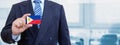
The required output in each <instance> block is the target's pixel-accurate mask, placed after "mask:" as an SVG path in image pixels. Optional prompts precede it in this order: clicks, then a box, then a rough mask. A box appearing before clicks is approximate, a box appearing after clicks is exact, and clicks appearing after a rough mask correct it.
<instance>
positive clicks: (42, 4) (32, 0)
mask: <svg viewBox="0 0 120 45" xmlns="http://www.w3.org/2000/svg"><path fill="white" fill-rule="evenodd" d="M31 2H32V6H33V9H34V7H35V3H34V0H31ZM44 2H45V0H41V3H40V6H41V10H42V15H43V10H44ZM12 38H13V39H14V40H15V41H19V40H20V39H21V34H19V35H12Z"/></svg>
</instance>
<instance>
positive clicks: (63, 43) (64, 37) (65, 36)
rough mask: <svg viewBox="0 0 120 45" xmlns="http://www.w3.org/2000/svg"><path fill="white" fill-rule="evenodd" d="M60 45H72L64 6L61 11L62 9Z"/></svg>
mask: <svg viewBox="0 0 120 45" xmlns="http://www.w3.org/2000/svg"><path fill="white" fill-rule="evenodd" d="M59 45H71V43H70V36H69V29H68V25H67V21H66V17H65V13H64V9H63V6H61V9H60V23H59Z"/></svg>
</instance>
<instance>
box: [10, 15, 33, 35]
mask: <svg viewBox="0 0 120 45" xmlns="http://www.w3.org/2000/svg"><path fill="white" fill-rule="evenodd" d="M27 16H30V14H24V15H23V16H22V17H21V18H17V19H16V20H15V21H13V23H12V34H13V35H18V34H21V33H22V32H24V31H25V30H26V29H28V28H29V27H32V24H26V18H27Z"/></svg>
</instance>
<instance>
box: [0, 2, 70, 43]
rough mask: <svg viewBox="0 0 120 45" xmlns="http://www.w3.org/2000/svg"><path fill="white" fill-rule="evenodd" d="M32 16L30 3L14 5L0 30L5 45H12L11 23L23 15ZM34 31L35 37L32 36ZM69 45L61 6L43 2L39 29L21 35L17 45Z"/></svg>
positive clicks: (29, 30) (31, 29) (34, 28)
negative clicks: (35, 32)
mask: <svg viewBox="0 0 120 45" xmlns="http://www.w3.org/2000/svg"><path fill="white" fill-rule="evenodd" d="M26 13H31V14H34V12H33V9H32V4H31V1H30V0H29V1H24V2H20V3H17V4H14V5H13V7H12V9H11V11H10V14H9V16H8V19H7V21H6V24H5V27H4V28H3V29H2V32H1V37H2V40H3V41H4V42H6V43H9V44H11V43H14V42H15V41H14V40H13V39H12V30H11V26H12V22H13V21H14V20H15V19H17V18H20V17H22V16H23V14H26ZM34 30H39V31H37V32H38V33H37V35H36V37H35V34H33V31H34ZM57 43H59V45H71V44H70V37H69V31H68V26H67V22H66V18H65V14H64V9H63V7H62V5H59V4H57V3H54V2H51V1H48V0H45V5H44V12H43V18H42V24H41V26H40V29H37V28H36V27H32V28H29V29H27V30H26V31H25V32H23V33H22V34H21V39H20V41H19V42H18V45H57Z"/></svg>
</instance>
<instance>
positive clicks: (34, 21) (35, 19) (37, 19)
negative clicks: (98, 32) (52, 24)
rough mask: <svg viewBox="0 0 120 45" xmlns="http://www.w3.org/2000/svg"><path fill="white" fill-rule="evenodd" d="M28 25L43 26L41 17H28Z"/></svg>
mask: <svg viewBox="0 0 120 45" xmlns="http://www.w3.org/2000/svg"><path fill="white" fill-rule="evenodd" d="M27 24H41V17H40V16H38V15H32V16H28V17H27Z"/></svg>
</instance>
